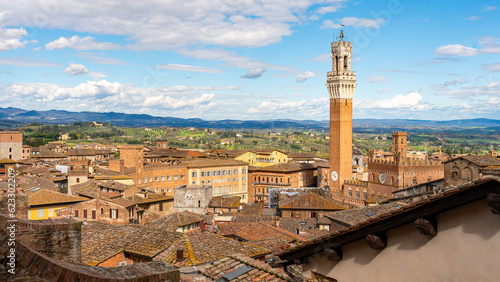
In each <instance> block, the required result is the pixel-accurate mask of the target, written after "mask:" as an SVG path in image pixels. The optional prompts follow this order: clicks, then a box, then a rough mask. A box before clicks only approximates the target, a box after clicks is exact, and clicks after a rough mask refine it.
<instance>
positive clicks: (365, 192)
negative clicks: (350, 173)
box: [363, 189, 368, 200]
mask: <svg viewBox="0 0 500 282" xmlns="http://www.w3.org/2000/svg"><path fill="white" fill-rule="evenodd" d="M363 199H365V200H366V199H368V191H366V189H365V190H363Z"/></svg>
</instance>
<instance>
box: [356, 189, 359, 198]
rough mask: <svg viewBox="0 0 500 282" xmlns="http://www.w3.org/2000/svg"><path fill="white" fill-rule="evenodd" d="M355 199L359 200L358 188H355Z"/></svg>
mask: <svg viewBox="0 0 500 282" xmlns="http://www.w3.org/2000/svg"><path fill="white" fill-rule="evenodd" d="M356 198H358V199H359V188H356Z"/></svg>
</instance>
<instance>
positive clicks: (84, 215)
mask: <svg viewBox="0 0 500 282" xmlns="http://www.w3.org/2000/svg"><path fill="white" fill-rule="evenodd" d="M83 218H87V210H83Z"/></svg>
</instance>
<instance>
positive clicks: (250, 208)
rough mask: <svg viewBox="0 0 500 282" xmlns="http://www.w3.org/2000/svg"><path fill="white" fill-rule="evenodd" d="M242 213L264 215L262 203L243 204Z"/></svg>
mask: <svg viewBox="0 0 500 282" xmlns="http://www.w3.org/2000/svg"><path fill="white" fill-rule="evenodd" d="M240 214H243V215H256V216H260V215H262V203H246V204H244V205H243V206H242V208H241V211H240Z"/></svg>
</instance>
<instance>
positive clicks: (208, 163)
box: [182, 159, 247, 168]
mask: <svg viewBox="0 0 500 282" xmlns="http://www.w3.org/2000/svg"><path fill="white" fill-rule="evenodd" d="M182 163H183V164H185V165H187V167H188V168H198V167H199V168H201V167H217V166H246V165H247V163H245V162H242V161H238V160H233V159H195V160H189V161H183V162H182Z"/></svg>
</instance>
